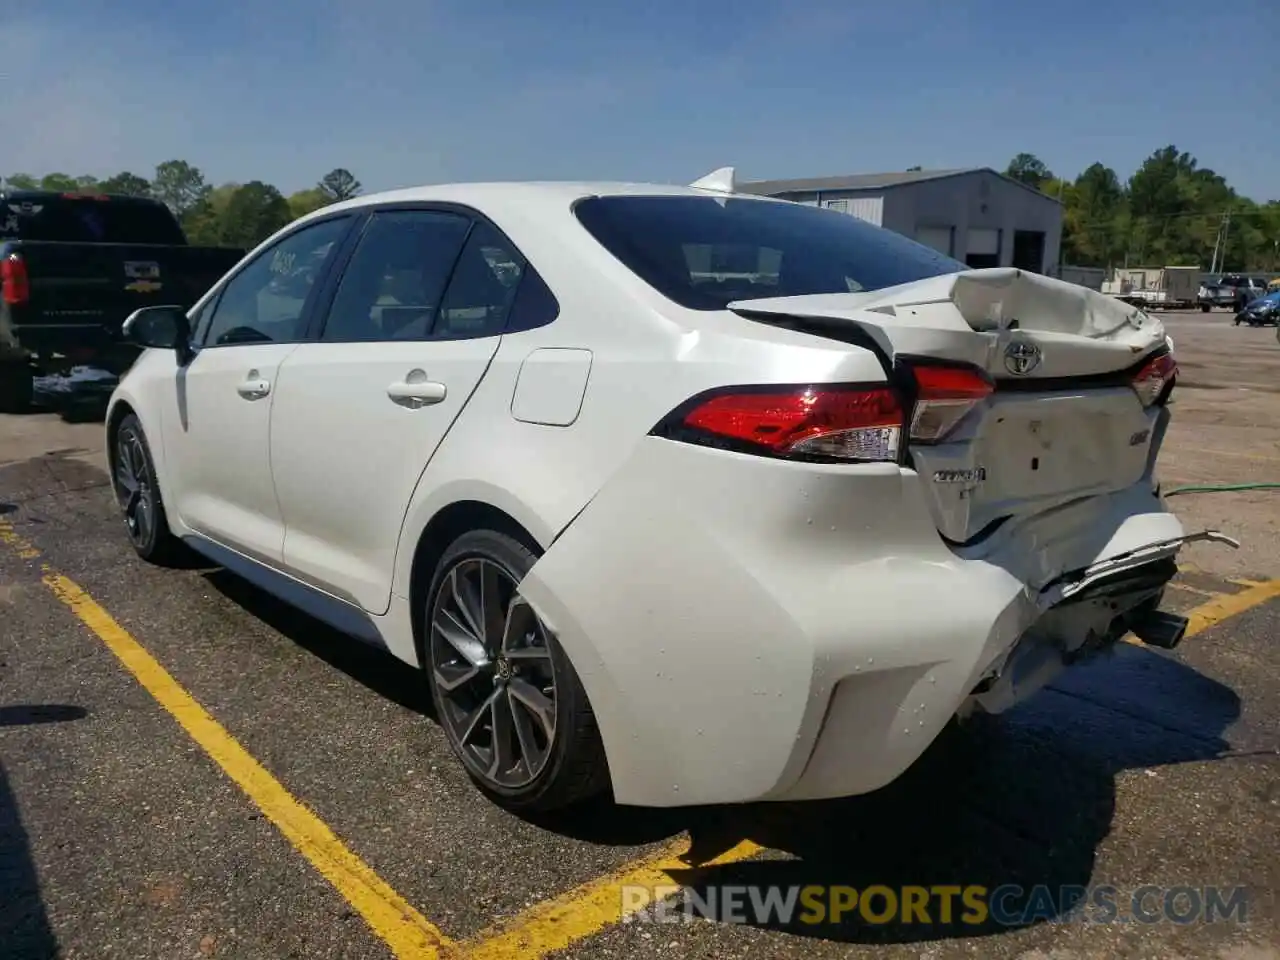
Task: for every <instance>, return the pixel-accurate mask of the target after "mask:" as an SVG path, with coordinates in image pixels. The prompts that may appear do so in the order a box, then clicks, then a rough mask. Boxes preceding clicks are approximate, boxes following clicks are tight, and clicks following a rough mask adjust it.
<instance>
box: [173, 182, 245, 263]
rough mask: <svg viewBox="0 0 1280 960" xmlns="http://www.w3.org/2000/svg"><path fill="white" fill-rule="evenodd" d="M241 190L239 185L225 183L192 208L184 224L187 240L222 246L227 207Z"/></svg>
mask: <svg viewBox="0 0 1280 960" xmlns="http://www.w3.org/2000/svg"><path fill="white" fill-rule="evenodd" d="M239 189H240V184H238V183H224V184H221V185H219V186H216V187H213V188H212V189H211V190H210V191H209V192H208V193H207V194H206V195H205V197H204V199H203V200H201V201H200V202H199V203H198V204H196V205H195V206H194V207H192V208H191V210H190V211H188V212H187V215H186V217H185V218H184V220H183V223H182V226H183V229H184V230H185V231H186V234H187V240H188V241H190V242H191V243H194V244H199V245H201V246H207V247H214V246H218V245H219V244H221V243H222V222H223V220H224V219H225V217H226V213H227V206H228V204H230V202H231V197H232V196H233V195H234V194H235V192H236V191H237V190H239Z"/></svg>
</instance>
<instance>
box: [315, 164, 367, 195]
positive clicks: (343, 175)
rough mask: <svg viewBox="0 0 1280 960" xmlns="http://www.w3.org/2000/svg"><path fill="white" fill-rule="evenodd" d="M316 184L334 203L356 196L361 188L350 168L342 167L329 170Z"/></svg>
mask: <svg viewBox="0 0 1280 960" xmlns="http://www.w3.org/2000/svg"><path fill="white" fill-rule="evenodd" d="M316 186H317V188H318V189H320V190H322V191H323V192H324V193H325V195H326V196H328V197H329V199H330V200H332V201H333V202H335V203H337V202H338V201H341V200H350V199H351V198H352V197H354V196H358V195H359V193H360V190H361V189H362V188H361V186H360V181H359V180H357V179H356V178H355V176H354V175H353V174H352V173H351V171H350V170H347V169H345V168H343V167H338V168H337V169H335V170H330V171H329V172H328V173H326V174H325V175H324V178H323V179H322V180H321V181H320V182H319V183H318V184H316Z"/></svg>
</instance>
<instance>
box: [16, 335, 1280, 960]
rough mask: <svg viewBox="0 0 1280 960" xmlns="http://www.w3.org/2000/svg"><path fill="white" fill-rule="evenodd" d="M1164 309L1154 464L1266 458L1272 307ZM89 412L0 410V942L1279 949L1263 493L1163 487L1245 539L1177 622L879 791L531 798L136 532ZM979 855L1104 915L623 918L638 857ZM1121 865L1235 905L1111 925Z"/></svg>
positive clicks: (1178, 951) (923, 864)
mask: <svg viewBox="0 0 1280 960" xmlns="http://www.w3.org/2000/svg"><path fill="white" fill-rule="evenodd" d="M1169 327H1170V332H1171V333H1172V336H1173V337H1174V340H1175V344H1176V346H1177V348H1178V351H1179V353H1180V355H1181V357H1182V358H1183V359H1182V365H1183V369H1184V378H1185V380H1186V389H1185V390H1183V391H1181V392H1180V395H1179V397H1180V398H1179V406H1178V408H1177V414H1176V415H1177V417H1178V420H1177V421H1176V427H1175V429H1174V432H1173V434H1172V435H1171V438H1170V440H1169V442H1168V446H1167V447H1166V453H1165V461H1164V462H1165V469H1164V470H1163V471H1162V473H1163V474H1164V475H1165V477H1166V483H1167V485H1169V486H1176V485H1185V484H1193V483H1194V484H1203V483H1244V482H1247V481H1250V480H1252V481H1267V480H1280V426H1277V424H1280V418H1277V417H1276V414H1277V413H1280V379H1277V377H1276V373H1277V371H1280V346H1278V345H1277V343H1276V334H1275V331H1274V330H1269V329H1262V330H1248V329H1243V328H1233V327H1231V326H1230V324H1229V321H1228V320H1227V319H1226V318H1225V317H1224V316H1222V315H1219V314H1211V315H1208V316H1201V315H1199V314H1196V315H1194V316H1186V317H1176V318H1171V319H1170V320H1169ZM100 434H101V427H100V425H97V424H67V423H64V422H62V421H61V420H60V419H58V418H57V417H56V416H53V415H47V414H41V415H33V416H27V417H12V418H3V417H0V955H2V956H4V957H5V958H10V957H12V958H14V960H19V958H21V960H27V958H43V957H54V956H63V957H94V958H112V957H121V958H125V957H127V958H130V960H142V958H153V957H154V958H171V957H201V956H206V957H234V958H245V960H249V958H264V960H265V958H271V960H279V958H286V957H340V958H344V960H346V958H363V957H371V958H375V957H377V958H384V957H389V956H395V957H402V958H410V957H412V958H427V957H434V956H457V957H485V958H492V960H515V958H534V957H543V956H549V955H552V954H553V953H554V954H555V955H556V956H563V957H574V958H606V957H628V958H631V957H634V958H638V960H639V958H646V957H682V958H684V957H688V958H695V957H696V958H732V957H752V958H756V957H772V958H779V960H781V958H797V960H798V958H802V957H805V958H807V957H814V958H826V957H860V956H883V957H892V958H899V957H901V958H907V957H910V958H931V960H943V958H949V957H983V958H987V957H991V958H1022V960H1070V958H1077V957H1097V958H1110V957H1117V958H1118V957H1133V958H1138V957H1142V958H1148V957H1149V958H1156V957H1159V958H1179V957H1188V958H1190V957H1211V958H1221V960H1276V958H1280V914H1278V912H1277V903H1276V891H1277V890H1278V889H1280V695H1278V694H1280V652H1278V651H1277V642H1278V640H1280V493H1278V492H1276V491H1254V492H1250V491H1241V492H1228V493H1221V494H1207V495H1197V494H1188V495H1185V496H1183V497H1179V498H1177V499H1175V500H1171V505H1173V506H1174V507H1175V509H1176V510H1177V511H1178V512H1179V513H1180V514H1181V515H1182V516H1183V518H1184V521H1186V523H1187V525H1188V526H1193V525H1206V524H1207V525H1213V526H1217V527H1220V528H1222V529H1223V530H1224V531H1225V532H1227V533H1229V534H1231V535H1232V536H1235V537H1237V538H1239V539H1241V540H1243V541H1244V546H1243V547H1242V549H1241V550H1240V551H1230V550H1229V549H1227V548H1224V547H1218V546H1208V547H1196V548H1195V549H1194V550H1193V551H1192V552H1191V554H1190V557H1189V559H1190V560H1191V563H1190V565H1189V566H1188V567H1187V568H1185V569H1184V571H1183V572H1182V574H1180V576H1179V578H1178V581H1177V584H1176V587H1175V588H1174V589H1173V590H1171V591H1170V605H1171V606H1173V607H1174V608H1176V609H1179V610H1181V611H1184V612H1188V613H1189V614H1190V615H1191V617H1192V632H1193V633H1194V635H1193V636H1190V637H1189V639H1187V640H1186V641H1185V642H1184V643H1183V645H1182V646H1181V647H1180V648H1179V649H1178V650H1177V651H1176V652H1175V653H1173V654H1168V653H1164V652H1161V651H1157V650H1154V649H1151V648H1147V647H1143V646H1140V645H1138V644H1122V645H1120V646H1119V647H1118V648H1117V650H1116V651H1115V654H1114V656H1112V657H1110V658H1107V659H1105V660H1101V661H1099V662H1097V663H1095V664H1091V665H1088V666H1084V667H1080V668H1077V669H1076V671H1074V672H1073V673H1072V674H1070V675H1069V676H1068V677H1066V678H1065V679H1063V680H1062V681H1060V682H1058V683H1056V684H1054V686H1053V687H1052V688H1051V689H1050V690H1047V691H1045V692H1044V693H1042V694H1041V695H1040V696H1039V697H1037V698H1036V699H1035V700H1033V701H1031V702H1030V703H1028V704H1026V705H1025V706H1024V707H1021V708H1019V709H1018V710H1017V711H1016V712H1014V713H1013V714H1011V715H1008V716H1005V717H1001V718H995V719H993V720H991V721H990V722H985V723H982V724H980V725H978V726H977V727H975V728H974V729H972V730H970V731H967V732H966V733H964V734H963V735H960V736H957V737H955V738H954V739H951V740H948V741H947V742H945V743H943V744H941V745H940V747H939V749H936V750H934V751H932V752H931V753H930V754H928V755H926V757H925V759H924V760H923V761H922V762H921V763H920V764H919V765H918V766H917V768H915V769H913V770H912V771H911V772H910V773H909V774H908V775H907V776H905V777H904V778H902V779H901V780H900V781H899V782H897V783H895V784H894V785H892V786H891V787H889V788H887V789H886V790H884V791H881V792H880V793H878V794H875V795H872V796H868V797H861V798H855V799H851V800H846V801H839V802H831V803H819V804H806V805H773V806H763V807H750V808H739V809H698V810H683V811H642V810H634V809H621V808H616V807H612V806H609V805H607V804H600V805H596V806H594V807H592V808H590V809H587V810H583V811H578V812H576V813H575V814H574V815H573V816H572V817H563V818H557V819H549V820H543V821H539V822H529V821H525V820H521V819H518V818H516V817H514V816H512V815H509V814H506V813H504V812H501V811H499V810H498V809H496V808H494V807H492V806H491V805H489V804H488V803H487V802H485V801H484V800H482V799H481V798H480V796H479V795H478V794H477V793H476V792H475V791H474V789H473V788H472V787H471V786H470V784H469V782H468V781H467V780H466V778H465V775H464V774H463V773H462V772H461V769H460V767H459V766H458V765H457V764H456V763H455V762H454V761H453V759H452V757H451V755H450V754H449V750H448V747H447V745H446V742H445V740H444V737H443V735H442V733H441V732H440V731H439V730H438V728H437V727H436V726H435V725H434V723H433V722H432V720H431V719H430V709H429V705H428V695H427V692H426V688H425V686H424V685H423V684H421V683H420V682H419V681H418V678H417V677H416V675H415V674H414V673H413V671H411V670H409V669H408V668H406V667H403V666H401V665H399V664H398V663H397V662H396V661H393V660H391V659H390V658H389V657H388V656H386V655H382V654H379V653H377V652H375V651H372V650H368V649H365V648H363V647H361V646H360V645H358V644H357V643H355V642H353V641H350V640H347V639H345V638H343V637H341V636H340V635H337V634H335V633H334V632H333V631H331V630H329V629H328V628H326V627H324V626H321V625H319V624H317V623H316V622H314V621H312V620H309V619H308V618H306V617H305V616H303V615H301V614H299V613H296V612H293V611H291V610H289V609H287V608H285V607H283V606H281V605H280V604H278V603H276V602H275V601H273V600H271V599H269V598H267V597H266V596H265V595H263V594H261V593H259V592H257V591H256V590H255V589H253V588H251V587H249V586H248V585H246V584H245V583H243V582H242V581H239V580H237V579H235V578H234V577H232V576H230V575H228V574H226V573H224V572H222V571H220V570H217V569H215V568H193V569H190V570H184V571H178V572H173V571H162V570H157V569H154V568H151V567H148V566H147V565H145V564H143V563H141V562H140V561H138V560H137V559H136V558H135V557H134V555H133V553H132V551H131V550H130V549H129V546H128V543H127V541H126V539H125V538H124V536H123V534H122V532H121V531H120V529H119V526H118V520H117V516H116V512H115V507H114V504H113V502H112V500H111V497H110V492H109V488H108V487H107V480H106V476H105V474H104V472H103V470H102V450H101V447H102V439H101V435H100ZM660 708H661V707H660V705H655V709H660ZM1009 884H1013V885H1017V886H1018V887H1020V888H1022V889H1023V890H1030V889H1033V888H1036V887H1037V886H1038V885H1043V887H1044V888H1045V889H1049V890H1055V891H1057V890H1061V889H1062V888H1076V887H1095V888H1096V887H1098V886H1100V885H1110V886H1114V887H1115V888H1116V889H1117V891H1118V894H1119V895H1118V899H1119V902H1120V911H1119V912H1120V918H1119V919H1120V920H1128V921H1129V922H1119V920H1118V921H1117V922H1111V923H1107V922H1093V923H1083V922H1076V921H1074V920H1071V919H1067V920H1063V919H1062V918H1061V917H1057V920H1058V922H1040V921H1045V920H1049V921H1052V920H1054V919H1055V913H1056V911H1054V910H1049V911H1046V912H1039V913H1034V915H1022V916H1019V917H1016V918H1012V917H1008V916H1006V917H1004V918H1003V919H1000V920H999V921H998V922H997V918H995V917H994V916H992V917H989V918H987V919H986V920H985V921H983V922H977V923H970V922H965V921H963V920H960V919H958V918H957V917H952V918H951V921H950V922H947V921H946V920H944V919H942V918H940V917H939V916H937V915H936V914H935V915H934V916H933V917H932V918H931V920H932V922H930V923H902V922H896V921H894V922H874V921H870V920H868V919H867V918H866V917H865V916H864V915H862V914H859V913H858V911H856V910H853V911H851V912H850V913H849V914H848V916H846V917H843V918H841V921H840V922H836V923H832V922H817V923H806V922H803V921H802V920H799V919H797V918H796V917H793V918H792V919H791V922H783V921H781V920H777V919H775V920H773V921H770V922H761V921H750V922H731V920H730V919H726V918H724V917H720V918H713V919H700V918H695V919H692V920H688V921H687V922H686V921H684V920H682V919H681V918H680V916H679V915H678V914H677V915H676V916H675V919H676V920H677V921H678V922H672V923H647V922H623V918H622V914H623V913H624V904H625V903H634V902H636V901H635V900H634V899H633V898H634V896H635V889H637V888H644V887H649V888H652V887H655V886H662V887H666V886H669V885H680V886H683V887H685V888H687V890H688V891H689V892H688V893H687V894H686V896H687V897H688V898H689V900H688V901H686V902H699V903H705V902H708V901H709V900H710V899H711V898H712V894H713V892H723V891H725V890H728V889H730V888H731V887H734V886H744V885H760V886H762V887H763V886H769V885H776V886H779V887H781V888H792V887H797V886H810V885H822V886H825V887H838V888H856V889H857V890H862V891H865V890H866V889H867V888H868V887H869V886H871V885H884V886H887V887H889V888H891V889H901V888H902V887H905V886H912V887H914V886H924V887H936V886H939V885H954V886H957V887H968V886H972V885H980V886H983V887H986V888H988V889H989V890H990V889H995V888H1000V887H1002V886H1004V885H1009ZM1144 886H1149V887H1152V888H1158V889H1157V890H1156V892H1155V893H1154V894H1153V896H1152V898H1151V899H1149V900H1148V904H1156V903H1158V902H1159V900H1160V897H1161V896H1163V894H1164V893H1165V892H1167V891H1170V890H1173V889H1174V888H1179V887H1181V888H1188V887H1189V888H1193V889H1194V890H1196V891H1199V892H1200V893H1201V895H1202V896H1205V897H1207V896H1208V894H1206V893H1205V891H1206V889H1207V888H1210V887H1212V888H1215V889H1216V890H1217V891H1219V892H1221V891H1231V890H1235V889H1238V888H1245V890H1246V891H1247V894H1246V897H1247V901H1246V902H1247V913H1246V915H1245V916H1244V917H1243V918H1242V917H1241V916H1240V915H1239V914H1236V915H1235V916H1234V917H1231V918H1228V919H1220V920H1219V922H1212V923H1211V922H1201V920H1200V919H1199V918H1195V919H1193V920H1192V922H1188V923H1178V922H1175V921H1174V920H1173V919H1170V918H1162V919H1159V920H1158V922H1152V923H1143V922H1135V921H1134V920H1133V918H1132V917H1130V916H1128V911H1127V909H1126V908H1127V905H1128V904H1129V903H1130V899H1129V897H1130V894H1131V893H1132V892H1133V891H1135V890H1140V889H1141V888H1143V887H1144ZM1184 892H1185V891H1184ZM629 898H632V899H629ZM748 902H749V901H748ZM748 919H749V918H748ZM1242 920H1243V922H1241V921H1242ZM1033 921H1035V922H1033Z"/></svg>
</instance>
